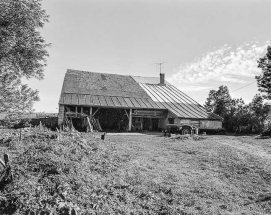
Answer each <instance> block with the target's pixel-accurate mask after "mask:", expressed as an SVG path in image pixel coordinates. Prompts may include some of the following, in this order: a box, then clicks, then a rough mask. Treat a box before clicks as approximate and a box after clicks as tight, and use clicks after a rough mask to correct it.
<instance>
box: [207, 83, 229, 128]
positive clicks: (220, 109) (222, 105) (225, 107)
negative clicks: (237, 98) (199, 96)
mask: <svg viewBox="0 0 271 215" xmlns="http://www.w3.org/2000/svg"><path fill="white" fill-rule="evenodd" d="M231 102H232V99H231V96H230V93H229V90H228V87H227V86H223V85H222V86H220V87H219V88H218V90H217V91H215V90H210V92H209V97H208V98H207V101H206V102H205V105H204V106H205V108H206V110H207V111H211V112H213V113H215V114H217V115H219V116H221V117H223V118H224V120H223V127H224V128H226V129H228V127H229V119H228V118H229V113H230V109H231Z"/></svg>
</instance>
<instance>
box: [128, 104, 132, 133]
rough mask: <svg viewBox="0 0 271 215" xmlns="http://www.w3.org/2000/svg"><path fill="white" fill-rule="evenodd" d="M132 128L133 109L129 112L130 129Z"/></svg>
mask: <svg viewBox="0 0 271 215" xmlns="http://www.w3.org/2000/svg"><path fill="white" fill-rule="evenodd" d="M131 130H132V109H130V112H129V131H131Z"/></svg>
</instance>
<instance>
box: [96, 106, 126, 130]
mask: <svg viewBox="0 0 271 215" xmlns="http://www.w3.org/2000/svg"><path fill="white" fill-rule="evenodd" d="M126 113H128V111H127V110H126V112H125V110H124V109H113V108H100V109H99V110H98V111H97V113H96V114H95V118H96V119H98V120H99V122H100V125H101V127H102V130H103V131H111V132H114V131H118V132H119V131H127V129H128V123H129V120H128V117H127V114H126Z"/></svg>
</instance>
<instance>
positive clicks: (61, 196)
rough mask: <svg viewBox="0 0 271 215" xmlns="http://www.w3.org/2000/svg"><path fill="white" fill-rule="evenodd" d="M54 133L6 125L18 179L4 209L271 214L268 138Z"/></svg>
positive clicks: (4, 137) (2, 149)
mask: <svg viewBox="0 0 271 215" xmlns="http://www.w3.org/2000/svg"><path fill="white" fill-rule="evenodd" d="M55 134H56V133H54V132H49V133H48V132H42V131H36V132H34V133H33V132H32V133H29V132H25V133H23V134H22V141H21V142H18V137H19V135H18V133H16V132H15V133H14V132H13V131H3V130H2V131H1V130H0V155H1V157H2V154H3V153H9V154H10V155H11V160H12V161H11V166H12V170H13V177H14V179H13V183H12V184H9V185H7V186H6V187H4V188H2V190H0V213H1V214H15V213H17V214H24V213H25V212H27V211H29V210H32V211H39V210H42V209H44V208H45V209H46V210H47V211H53V212H55V214H56V213H58V214H65V213H64V212H63V210H64V209H63V207H64V206H69V207H70V208H71V207H73V208H76V209H77V211H80V212H81V214H161V215H166V214H181V215H188V214H189V215H190V214H191V215H192V214H214V215H217V214H244V215H246V214H253V215H254V214H271V201H270V200H271V186H270V182H271V165H270V164H271V141H270V139H257V138H256V137H253V136H204V137H203V139H200V140H194V139H191V138H190V139H176V140H174V139H171V138H165V137H163V136H162V135H161V133H160V134H159V133H156V134H155V133H154V134H146V135H127V134H122V135H107V136H106V139H105V141H102V140H100V139H98V137H99V136H96V137H93V136H92V135H89V134H76V135H74V134H71V133H66V134H63V135H62V136H61V138H60V139H54V138H52V137H54V135H55ZM7 209H10V210H9V211H8V210H7ZM62 209H63V210H62ZM66 214H67V213H66Z"/></svg>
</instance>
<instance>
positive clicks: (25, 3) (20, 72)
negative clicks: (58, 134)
mask: <svg viewBox="0 0 271 215" xmlns="http://www.w3.org/2000/svg"><path fill="white" fill-rule="evenodd" d="M0 11H1V13H0V90H1V93H0V112H6V113H15V112H25V111H30V110H31V109H32V106H33V103H34V102H35V101H37V100H38V92H37V91H34V90H32V89H30V88H29V87H28V86H27V85H23V84H22V82H21V79H22V78H23V77H25V78H27V79H30V78H37V79H40V80H41V79H43V77H44V74H43V72H44V67H45V66H46V58H47V57H48V56H49V54H48V52H47V50H46V49H47V47H48V46H49V45H50V44H47V43H46V42H45V40H44V39H43V38H42V36H41V34H40V32H39V31H38V30H39V29H40V28H42V27H43V26H44V23H45V22H48V15H46V13H45V11H44V10H43V9H42V8H41V0H1V2H0Z"/></svg>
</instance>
